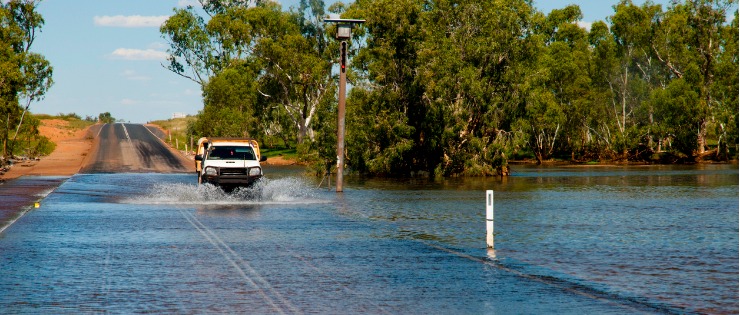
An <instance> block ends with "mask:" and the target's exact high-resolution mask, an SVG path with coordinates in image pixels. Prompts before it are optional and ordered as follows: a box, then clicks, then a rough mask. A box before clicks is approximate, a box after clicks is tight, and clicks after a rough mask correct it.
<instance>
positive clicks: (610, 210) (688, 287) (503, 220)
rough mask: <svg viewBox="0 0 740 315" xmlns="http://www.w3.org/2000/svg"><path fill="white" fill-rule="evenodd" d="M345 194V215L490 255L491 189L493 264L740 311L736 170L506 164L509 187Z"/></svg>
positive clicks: (391, 187) (411, 185)
mask: <svg viewBox="0 0 740 315" xmlns="http://www.w3.org/2000/svg"><path fill="white" fill-rule="evenodd" d="M348 186H349V187H351V189H353V190H354V191H352V192H350V193H347V194H345V195H346V196H347V197H345V198H349V197H348V196H351V200H348V201H346V202H349V203H351V205H349V206H344V208H345V210H343V211H347V210H346V208H347V207H349V208H353V209H361V210H358V211H355V212H352V215H355V216H360V217H363V218H365V219H368V220H372V221H374V222H376V224H380V225H381V226H383V225H384V226H386V227H387V228H388V231H387V232H386V234H387V235H395V236H396V237H400V238H407V239H416V240H420V241H424V242H436V243H439V244H443V245H444V246H447V247H452V248H457V249H460V250H461V251H463V252H466V253H468V254H470V255H473V256H488V255H490V254H491V253H488V252H487V251H485V245H486V243H485V225H484V222H485V190H487V189H494V190H496V206H495V208H496V219H495V222H496V223H495V224H496V232H497V234H496V253H495V257H497V259H500V258H501V257H506V258H507V260H506V261H512V259H513V260H514V261H518V262H520V263H522V264H527V265H529V266H536V267H538V268H535V269H537V270H538V271H537V272H538V273H542V274H543V275H544V276H548V277H549V276H552V274H553V273H556V274H557V278H559V279H565V280H567V281H572V282H574V283H578V284H579V285H586V286H588V287H593V288H599V290H603V291H605V292H608V293H610V294H617V295H618V296H621V297H624V298H627V299H636V300H642V301H644V302H645V303H646V304H649V305H662V306H661V307H663V306H664V307H665V308H666V309H672V310H678V311H679V312H684V311H689V312H693V311H697V312H705V311H707V310H710V312H720V313H725V312H737V309H738V301H737V295H738V288H737V283H738V167H737V165H695V166H598V167H581V166H579V167H570V166H564V167H530V166H515V167H513V175H512V176H511V177H510V178H508V179H506V180H502V179H500V178H477V179H445V180H424V179H408V180H382V179H363V180H357V181H351V182H350V184H349V185H348ZM381 223H382V224H381ZM528 268H529V267H528ZM543 270H544V271H543Z"/></svg>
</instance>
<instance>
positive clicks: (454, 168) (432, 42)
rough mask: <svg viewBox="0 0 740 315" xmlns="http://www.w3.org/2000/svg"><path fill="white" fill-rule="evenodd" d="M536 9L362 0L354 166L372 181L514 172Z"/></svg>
mask: <svg viewBox="0 0 740 315" xmlns="http://www.w3.org/2000/svg"><path fill="white" fill-rule="evenodd" d="M533 13H534V10H533V9H532V6H531V1H514V0H497V1H487V2H485V3H481V2H479V1H446V0H438V1H422V0H403V1H389V0H374V1H372V0H367V1H356V2H355V3H353V4H352V5H350V7H349V8H348V11H347V12H346V13H345V15H346V16H348V17H353V16H361V17H363V18H366V19H367V22H366V23H365V25H364V26H363V27H364V29H365V30H366V31H367V33H366V45H367V46H366V47H364V48H362V49H361V50H360V51H359V53H358V54H357V56H356V57H355V59H354V60H353V65H355V66H356V68H357V70H358V71H359V72H360V77H361V78H363V79H364V80H365V81H363V82H359V83H358V85H356V86H355V88H354V89H353V91H352V93H351V95H350V99H349V100H348V105H349V106H348V117H349V118H348V121H349V125H350V127H349V130H350V131H349V132H348V136H349V137H350V140H349V141H348V146H349V148H350V149H349V151H350V152H349V155H348V160H349V164H350V165H352V166H353V167H355V169H358V170H361V171H366V172H369V173H373V174H393V175H406V174H410V173H414V172H419V171H421V172H427V173H429V174H438V175H446V176H448V175H461V174H467V175H486V174H495V173H496V172H502V171H503V172H505V171H506V170H505V168H506V162H505V161H506V156H505V154H506V153H507V152H509V151H507V150H508V148H511V147H513V146H512V145H510V144H511V143H512V142H513V141H515V139H517V138H519V137H518V136H517V132H516V131H514V130H513V128H512V125H513V123H514V121H516V118H517V115H518V114H517V113H518V111H520V107H521V106H523V104H524V99H523V98H522V97H521V94H522V93H521V89H522V78H523V77H524V74H525V73H526V71H527V69H528V68H529V67H530V66H531V65H532V62H533V60H534V59H533V57H532V54H533V53H534V50H533V44H532V43H531V38H530V31H531V29H532V27H531V25H530V22H531V17H532V14H533Z"/></svg>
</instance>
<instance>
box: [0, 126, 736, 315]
mask: <svg viewBox="0 0 740 315" xmlns="http://www.w3.org/2000/svg"><path fill="white" fill-rule="evenodd" d="M124 127H126V128H125V130H124ZM143 128H144V127H142V126H138V125H129V124H126V125H123V124H115V125H107V126H106V127H104V128H101V129H100V133H99V134H98V135H99V142H100V143H99V144H98V145H99V146H100V148H107V149H104V150H102V151H98V152H97V153H96V154H95V156H96V158H97V159H94V160H93V161H94V164H90V166H89V167H88V168H87V169H86V172H87V173H86V174H78V175H75V176H73V177H71V178H69V179H65V178H40V177H23V178H20V179H17V180H15V181H12V182H9V183H5V185H3V186H2V187H0V189H2V190H0V192H2V193H0V198H2V201H3V203H2V204H0V210H2V211H0V215H2V217H0V223H2V224H4V225H3V230H2V231H0V266H2V268H0V310H2V312H3V313H10V314H39V313H46V314H79V313H177V314H181V313H250V314H251V313H254V314H304V313H319V314H347V313H365V314H496V313H499V314H511V313H514V314H543V313H559V314H625V313H628V314H634V313H638V314H639V313H649V314H652V313H658V314H660V313H668V314H671V313H673V314H687V313H689V314H690V313H709V314H732V313H735V314H736V313H737V312H738V166H737V165H697V166H614V167H542V168H540V167H522V166H520V167H514V168H513V171H514V173H513V175H512V176H511V177H509V178H505V179H498V178H487V179H449V180H439V181H434V180H422V179H408V180H382V179H374V180H363V179H357V178H348V179H347V181H346V182H345V192H344V193H343V194H336V193H334V192H333V191H331V190H327V189H326V188H321V189H319V188H316V187H317V185H318V181H314V179H312V178H308V179H307V178H304V177H303V176H302V170H301V169H299V168H290V167H281V168H273V169H270V168H267V169H266V170H265V174H266V180H264V181H263V182H262V183H261V184H260V185H258V186H257V187H256V188H255V189H251V190H243V191H237V192H235V193H234V194H231V195H227V194H224V193H223V192H221V191H219V190H218V189H215V188H213V187H210V186H197V185H196V184H195V181H196V178H195V175H192V173H191V172H188V173H179V174H173V173H170V174H155V173H148V172H178V171H182V172H187V171H188V164H187V163H186V162H178V161H177V160H178V159H179V157H178V158H168V156H169V154H170V153H168V152H169V151H167V149H166V148H160V147H159V145H158V144H155V142H157V141H158V140H156V139H155V138H153V137H151V138H150V136H149V135H150V134H151V133H150V132H148V131H147V130H146V129H143ZM101 152H102V153H101ZM116 152H119V153H120V154H117V153H116ZM122 171H123V172H126V171H131V172H135V173H116V172H122ZM60 183H61V185H59V184H60ZM57 185H59V187H58V188H56V189H54V187H56V186H57ZM27 187H37V188H38V189H37V190H38V192H34V193H32V194H28V195H27V196H26V197H27V198H26V199H23V198H21V197H20V196H17V195H16V193H14V191H22V190H24V189H27ZM487 189H492V190H494V191H495V209H496V219H495V222H496V223H495V225H496V252H495V253H492V252H489V251H487V250H486V248H485V247H486V244H485V223H484V222H485V203H484V202H485V190H487ZM44 196H46V197H45V198H44ZM29 198H30V199H29ZM42 198H43V199H42ZM39 199H40V205H39V208H36V209H34V208H25V210H23V211H22V212H21V213H20V214H23V213H25V215H22V216H20V215H19V214H18V212H13V211H5V210H3V209H4V207H7V206H8V205H9V204H11V203H18V204H21V203H29V202H35V201H36V200H39ZM8 222H10V223H8ZM494 255H495V256H494Z"/></svg>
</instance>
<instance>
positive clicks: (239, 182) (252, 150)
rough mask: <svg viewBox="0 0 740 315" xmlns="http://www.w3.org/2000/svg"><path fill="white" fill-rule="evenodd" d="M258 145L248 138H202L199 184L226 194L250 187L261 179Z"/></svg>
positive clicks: (197, 165)
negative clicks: (232, 190) (216, 187)
mask: <svg viewBox="0 0 740 315" xmlns="http://www.w3.org/2000/svg"><path fill="white" fill-rule="evenodd" d="M265 160H267V158H265V157H263V156H262V155H260V149H259V144H257V141H256V140H254V139H249V138H200V140H198V151H197V153H196V155H195V171H196V172H197V173H198V183H199V184H203V183H209V184H212V185H216V186H219V187H221V188H223V189H225V190H231V189H234V188H236V187H249V186H251V185H252V184H254V183H255V182H256V181H257V180H259V179H260V178H262V166H260V162H263V161H265Z"/></svg>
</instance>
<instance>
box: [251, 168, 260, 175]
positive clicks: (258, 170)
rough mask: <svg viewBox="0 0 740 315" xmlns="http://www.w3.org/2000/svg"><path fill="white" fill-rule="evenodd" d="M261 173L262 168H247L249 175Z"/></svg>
mask: <svg viewBox="0 0 740 315" xmlns="http://www.w3.org/2000/svg"><path fill="white" fill-rule="evenodd" d="M260 175H262V169H261V168H259V167H253V168H250V169H249V176H260Z"/></svg>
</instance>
